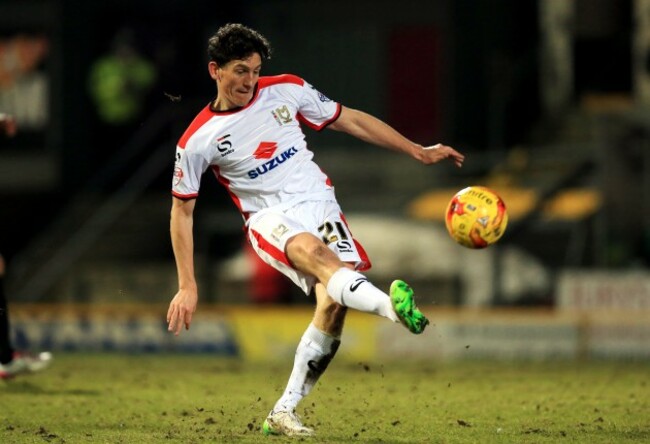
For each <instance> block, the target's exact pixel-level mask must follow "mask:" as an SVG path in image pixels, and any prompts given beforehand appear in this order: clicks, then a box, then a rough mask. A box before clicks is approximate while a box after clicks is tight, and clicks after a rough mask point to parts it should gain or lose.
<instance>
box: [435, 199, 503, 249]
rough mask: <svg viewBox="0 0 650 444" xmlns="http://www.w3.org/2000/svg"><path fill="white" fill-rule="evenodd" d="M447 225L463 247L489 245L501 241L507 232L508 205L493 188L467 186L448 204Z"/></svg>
mask: <svg viewBox="0 0 650 444" xmlns="http://www.w3.org/2000/svg"><path fill="white" fill-rule="evenodd" d="M445 224H446V225H447V231H448V232H449V234H450V235H451V237H452V239H454V240H455V241H456V242H458V243H459V244H461V245H462V246H464V247H467V248H474V249H478V248H485V247H487V246H489V245H492V244H493V243H495V242H496V241H498V240H499V239H500V238H501V236H503V233H504V232H505V231H506V226H507V225H508V213H507V211H506V204H505V203H504V202H503V200H502V199H501V198H500V197H499V196H498V195H497V193H495V192H494V191H492V190H490V189H489V188H486V187H482V186H471V187H467V188H463V189H462V190H460V191H459V192H458V193H456V194H455V195H454V197H453V198H452V199H451V201H450V202H449V205H447V211H446V213H445Z"/></svg>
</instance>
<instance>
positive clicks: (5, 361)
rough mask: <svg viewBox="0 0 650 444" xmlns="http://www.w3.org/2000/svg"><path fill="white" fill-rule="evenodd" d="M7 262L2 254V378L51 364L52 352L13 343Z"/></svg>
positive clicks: (0, 308) (0, 263)
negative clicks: (21, 348)
mask: <svg viewBox="0 0 650 444" xmlns="http://www.w3.org/2000/svg"><path fill="white" fill-rule="evenodd" d="M4 275H5V262H4V258H3V257H2V255H0V379H9V378H13V377H14V376H17V375H20V374H22V373H32V372H37V371H40V370H43V369H45V368H46V367H48V366H49V365H50V361H51V360H52V354H51V353H49V352H42V353H39V354H37V355H32V354H30V353H24V352H18V351H16V350H14V348H13V346H12V344H11V336H10V326H9V309H8V307H7V298H6V297H5V293H4Z"/></svg>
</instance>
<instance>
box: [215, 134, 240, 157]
mask: <svg viewBox="0 0 650 444" xmlns="http://www.w3.org/2000/svg"><path fill="white" fill-rule="evenodd" d="M229 137H230V134H226V135H225V136H219V137H215V138H214V139H213V140H212V142H210V143H211V144H212V145H213V146H216V147H217V151H219V154H221V157H224V156H227V155H228V154H232V153H234V152H235V150H234V148H232V142H231V141H230V140H228V138H229Z"/></svg>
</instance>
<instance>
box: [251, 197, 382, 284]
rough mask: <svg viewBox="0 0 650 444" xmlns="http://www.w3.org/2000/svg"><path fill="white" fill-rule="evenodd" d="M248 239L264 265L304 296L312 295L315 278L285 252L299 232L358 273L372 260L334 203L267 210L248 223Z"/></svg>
mask: <svg viewBox="0 0 650 444" xmlns="http://www.w3.org/2000/svg"><path fill="white" fill-rule="evenodd" d="M246 225H247V227H248V239H249V241H250V243H251V245H252V247H253V249H254V250H255V252H256V253H257V254H258V255H259V256H260V258H262V260H263V261H264V262H266V263H267V264H269V265H271V266H272V267H273V268H275V269H276V270H278V271H279V272H281V273H282V274H284V275H285V276H287V277H288V278H289V279H291V280H292V281H293V282H294V283H295V284H296V285H297V286H298V287H300V288H302V290H303V291H304V292H305V294H310V293H311V290H312V288H313V286H314V284H315V283H316V278H315V277H314V276H311V275H307V274H305V273H302V272H300V271H298V270H296V269H295V268H293V266H292V265H291V262H290V261H289V259H288V258H287V255H286V253H285V247H286V244H287V241H288V240H289V239H291V238H292V237H293V236H295V235H297V234H299V233H305V232H307V233H311V234H313V235H314V236H316V237H318V238H320V239H322V240H323V241H324V242H325V243H326V244H327V246H328V247H329V248H330V249H331V250H332V251H333V252H334V253H336V255H337V256H338V257H339V258H340V259H341V260H342V261H343V262H349V263H351V264H354V266H355V268H356V269H357V270H360V271H363V270H368V269H369V268H370V266H371V265H370V260H369V259H368V256H367V254H366V252H365V250H364V249H363V247H362V246H361V244H359V243H358V242H357V241H356V240H355V239H354V238H353V237H352V233H350V229H349V228H348V224H347V222H346V221H345V217H344V216H343V213H342V212H341V207H340V206H339V205H338V203H336V202H332V201H306V202H302V203H299V204H297V205H295V206H293V207H291V208H289V209H273V208H269V209H265V210H262V211H260V212H258V213H256V214H254V215H253V216H252V217H251V218H250V219H249V220H248V222H247V224H246Z"/></svg>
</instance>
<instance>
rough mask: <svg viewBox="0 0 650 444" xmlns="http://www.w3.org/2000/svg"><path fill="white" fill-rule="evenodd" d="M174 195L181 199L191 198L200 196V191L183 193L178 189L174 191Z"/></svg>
mask: <svg viewBox="0 0 650 444" xmlns="http://www.w3.org/2000/svg"><path fill="white" fill-rule="evenodd" d="M172 196H174V197H177V198H179V199H181V200H190V199H196V198H197V197H199V193H192V194H181V193H177V192H176V191H172Z"/></svg>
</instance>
